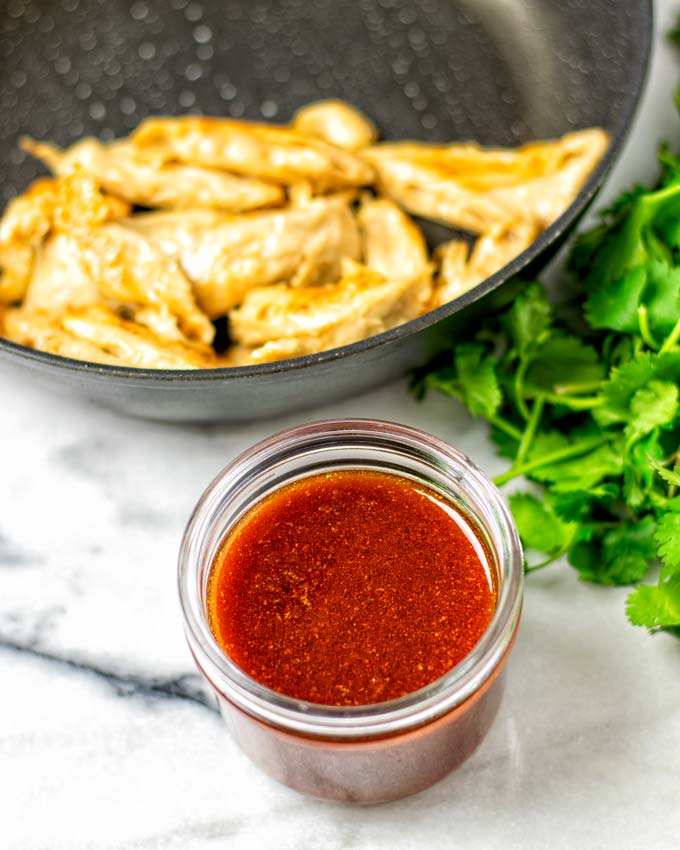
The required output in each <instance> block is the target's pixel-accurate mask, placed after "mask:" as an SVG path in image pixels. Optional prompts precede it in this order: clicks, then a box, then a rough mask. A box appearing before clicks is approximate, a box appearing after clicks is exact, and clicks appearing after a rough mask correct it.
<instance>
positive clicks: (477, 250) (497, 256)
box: [430, 220, 540, 309]
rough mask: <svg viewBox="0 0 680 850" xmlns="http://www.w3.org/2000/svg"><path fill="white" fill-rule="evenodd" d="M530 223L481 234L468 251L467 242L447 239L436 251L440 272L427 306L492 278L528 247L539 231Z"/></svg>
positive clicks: (433, 305) (445, 300)
mask: <svg viewBox="0 0 680 850" xmlns="http://www.w3.org/2000/svg"><path fill="white" fill-rule="evenodd" d="M539 232H540V231H539V229H538V228H537V227H536V225H535V224H534V223H532V222H528V221H522V220H520V221H516V222H509V223H508V224H505V225H501V226H499V227H496V228H494V229H492V230H489V231H487V232H486V233H483V234H482V235H481V236H480V237H479V239H477V241H476V242H475V245H474V247H473V249H472V252H470V250H469V248H468V245H467V243H466V242H458V241H452V242H447V243H445V244H444V245H440V247H439V248H438V249H437V251H436V252H435V259H436V260H438V261H439V273H438V275H437V277H436V279H435V289H434V293H433V296H432V302H431V305H430V309H436V308H437V307H441V306H442V305H443V304H448V302H449V301H453V299H454V298H458V296H459V295H462V294H463V293H464V292H467V291H468V290H469V289H472V288H473V287H474V286H476V285H477V284H478V283H481V282H482V281H483V280H486V279H487V278H488V277H491V275H492V274H495V273H496V272H497V271H499V269H502V268H503V266H506V265H507V264H508V263H509V262H510V261H511V260H514V259H515V257H516V256H517V255H518V254H521V252H522V251H523V250H524V249H525V248H528V247H529V245H531V243H532V242H533V241H534V239H536V237H537V236H538V234H539Z"/></svg>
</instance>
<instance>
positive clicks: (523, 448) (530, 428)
mask: <svg viewBox="0 0 680 850" xmlns="http://www.w3.org/2000/svg"><path fill="white" fill-rule="evenodd" d="M544 404H545V399H544V398H543V396H541V395H539V396H538V397H537V399H536V401H535V402H534V403H533V405H532V407H531V416H530V417H529V422H528V423H527V426H526V428H525V429H524V433H523V434H522V439H521V441H520V444H519V448H518V449H517V457H516V458H515V463H516V464H517V463H522V461H523V460H524V459H525V458H526V456H527V453H528V451H529V449H530V448H531V443H532V442H533V439H534V435H535V434H536V429H537V428H538V423H539V422H540V421H541V416H542V415H543V406H544Z"/></svg>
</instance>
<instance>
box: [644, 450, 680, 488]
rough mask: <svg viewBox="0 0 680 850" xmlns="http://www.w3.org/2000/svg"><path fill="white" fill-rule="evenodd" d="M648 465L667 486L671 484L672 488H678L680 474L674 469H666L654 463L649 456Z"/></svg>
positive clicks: (656, 462)
mask: <svg viewBox="0 0 680 850" xmlns="http://www.w3.org/2000/svg"><path fill="white" fill-rule="evenodd" d="M649 463H650V465H651V467H652V468H653V469H655V470H656V471H657V472H658V473H659V475H660V476H661V478H663V480H664V481H666V482H667V483H668V484H671V485H672V486H673V487H680V472H678V471H677V470H675V469H667V468H666V467H665V466H663V465H662V464H660V463H659V462H658V461H656V460H655V459H654V458H653V457H652V456H651V455H650V456H649Z"/></svg>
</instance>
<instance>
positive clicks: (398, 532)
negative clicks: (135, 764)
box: [208, 470, 496, 705]
mask: <svg viewBox="0 0 680 850" xmlns="http://www.w3.org/2000/svg"><path fill="white" fill-rule="evenodd" d="M495 606H496V589H495V584H494V581H493V579H492V577H491V570H490V569H489V566H488V560H487V556H486V553H485V549H484V547H483V545H482V543H481V542H480V540H479V539H478V537H477V535H476V533H475V531H474V528H473V526H472V525H471V524H470V522H469V521H468V520H466V518H465V517H464V516H463V515H462V514H460V513H459V512H458V511H457V510H456V509H455V508H454V506H453V505H452V504H451V503H450V502H448V501H447V500H445V499H443V498H442V496H441V495H439V494H438V493H436V492H435V491H434V490H431V489H429V488H428V487H426V486H424V485H422V484H420V483H418V482H414V481H410V480H409V479H407V478H402V477H401V476H397V475H392V474H388V473H380V472H371V471H360V470H348V471H342V472H332V473H327V474H321V475H315V476H312V477H310V478H305V479H303V480H301V481H298V482H294V483H292V484H289V485H287V486H285V487H283V488H281V489H280V490H278V491H276V492H275V493H273V494H271V495H270V496H268V497H267V498H265V499H263V500H262V501H261V502H260V503H259V504H257V505H255V506H254V507H253V508H252V509H251V510H250V511H249V512H248V513H247V514H246V515H245V516H244V517H243V518H242V519H241V520H240V521H239V523H238V524H237V525H236V526H235V527H234V529H232V531H231V532H230V533H229V534H228V536H227V537H226V539H225V540H224V542H223V544H222V546H221V549H220V551H219V553H218V555H217V557H216V559H215V563H214V564H213V567H212V572H211V574H210V580H209V584H208V616H209V621H210V625H211V628H212V631H213V634H214V635H215V637H216V639H217V641H218V643H219V644H220V645H221V647H222V648H223V649H224V651H225V652H226V653H227V655H228V656H229V657H230V658H231V659H232V660H233V661H234V662H235V663H236V664H237V665H238V666H239V667H241V669H242V670H244V671H245V672H246V673H248V675H250V676H252V677H253V678H254V679H256V680H257V681H258V682H260V683H262V684H264V685H267V686H269V687H270V688H272V689H274V690H276V691H279V692H280V693H283V694H287V695H289V696H292V697H296V698H298V699H301V700H305V701H309V702H316V703H324V704H326V705H369V704H371V703H376V702H382V701H383V700H388V699H393V698H395V697H399V696H403V695H404V694H407V693H410V692H412V691H415V690H417V689H418V688H421V687H423V686H424V685H427V684H429V683H430V682H432V681H434V680H435V679H438V678H439V677H440V676H442V675H443V674H444V673H446V672H447V671H448V670H450V669H451V667H453V666H454V665H455V664H457V663H458V662H459V661H461V660H462V658H463V657H464V656H465V655H467V654H468V653H469V652H470V650H471V649H472V648H473V646H474V645H475V644H476V643H477V641H478V640H479V638H480V637H481V636H482V634H483V632H484V631H485V629H486V628H487V626H488V625H489V622H490V620H491V617H492V615H493V612H494V609H495Z"/></svg>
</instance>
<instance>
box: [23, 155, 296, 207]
mask: <svg viewBox="0 0 680 850" xmlns="http://www.w3.org/2000/svg"><path fill="white" fill-rule="evenodd" d="M22 147H23V148H24V150H26V151H28V153H31V154H32V155H33V156H36V157H38V158H39V159H41V160H42V161H43V162H44V163H45V165H47V166H48V168H50V170H51V171H52V172H54V174H56V175H57V176H59V177H65V176H67V175H69V174H72V173H73V172H74V171H82V172H84V173H86V174H88V175H90V176H91V177H92V178H94V179H95V180H96V181H97V183H98V184H99V185H100V186H101V187H102V188H104V189H105V190H106V191H107V192H110V193H111V194H113V195H117V196H118V197H119V198H123V199H124V200H126V201H129V202H130V203H131V204H139V205H141V206H145V207H170V208H171V207H174V208H182V209H185V208H189V207H206V208H215V209H222V210H230V211H232V212H240V211H242V210H251V209H258V208H259V207H271V206H276V205H278V204H281V203H283V201H284V200H285V193H284V190H283V188H282V187H281V186H279V185H277V184H276V183H271V182H269V181H266V180H259V179H257V178H256V177H244V176H241V175H236V174H228V173H227V172H226V171H221V170H219V169H217V168H200V167H198V166H195V165H182V164H178V163H174V162H168V161H167V159H166V154H165V151H161V152H160V154H158V153H157V152H156V151H155V150H154V149H153V148H152V147H150V148H148V149H147V148H144V149H141V150H140V149H139V148H137V147H135V146H134V145H131V144H130V143H129V142H127V141H120V142H113V143H111V144H108V145H105V144H102V143H101V142H99V141H97V139H83V140H82V141H81V142H78V143H77V144H75V145H73V146H72V147H70V148H68V149H67V150H64V151H62V150H60V149H59V148H57V147H55V146H54V145H49V144H46V143H44V142H36V141H34V140H33V139H23V140H22Z"/></svg>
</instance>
